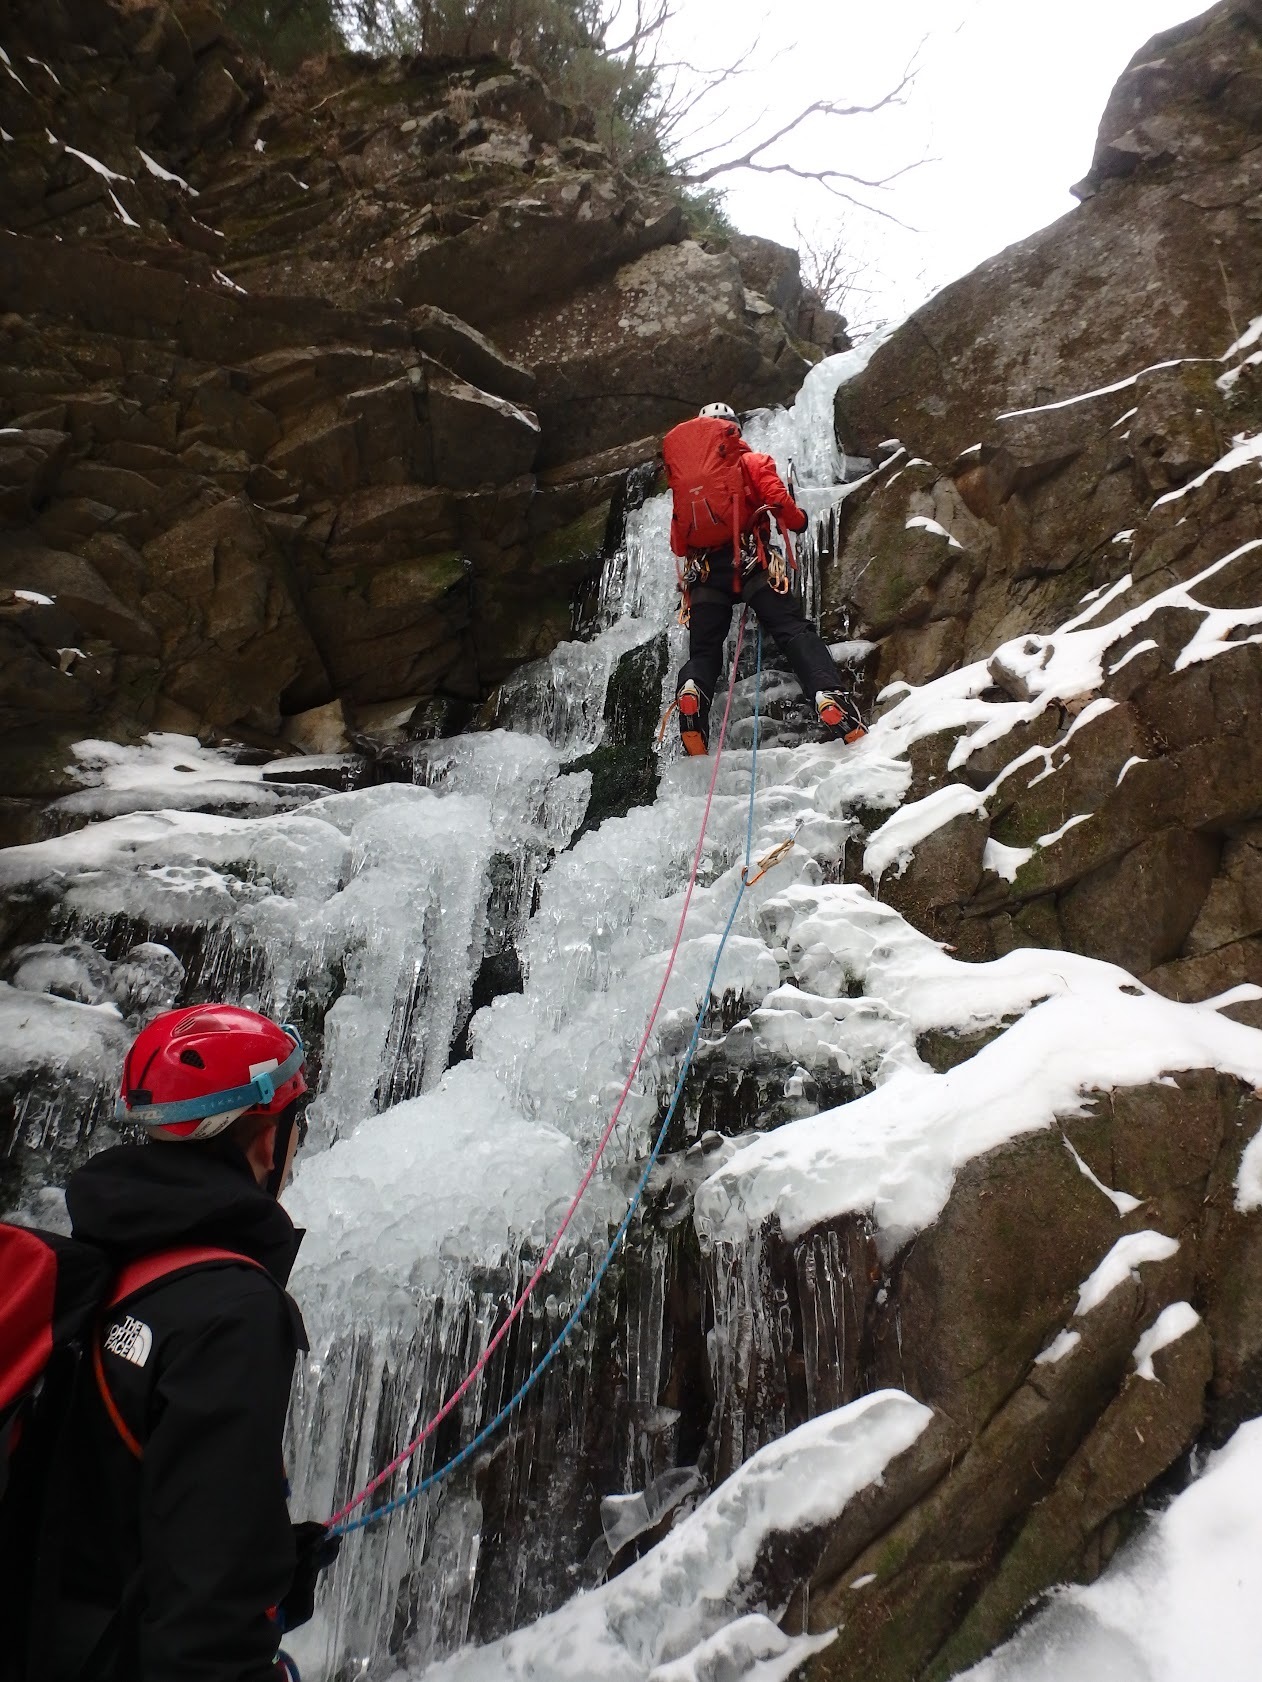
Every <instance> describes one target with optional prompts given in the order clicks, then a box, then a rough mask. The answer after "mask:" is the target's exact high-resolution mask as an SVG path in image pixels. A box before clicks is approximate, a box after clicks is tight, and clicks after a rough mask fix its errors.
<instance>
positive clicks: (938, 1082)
mask: <svg viewBox="0 0 1262 1682" xmlns="http://www.w3.org/2000/svg"><path fill="white" fill-rule="evenodd" d="M763 917H764V921H765V922H766V923H767V925H768V932H769V935H770V937H771V938H772V939H773V940H774V941H775V942H776V944H778V945H779V946H781V947H783V948H784V949H785V951H786V953H787V956H788V960H789V962H790V964H791V965H792V967H793V969H794V972H795V973H796V974H797V975H798V977H799V979H800V982H801V985H802V986H804V987H807V988H811V989H813V990H814V992H815V993H816V994H819V995H824V996H825V998H827V999H828V1000H829V1003H831V1004H832V1006H833V1008H835V1009H836V1010H838V1011H839V1012H840V1014H841V1017H842V1020H841V1021H840V1022H839V1023H838V1025H837V1027H836V1028H835V1029H833V1030H832V1033H833V1035H834V1042H833V1043H834V1044H835V1045H836V1046H837V1047H838V1048H839V1054H847V1053H848V1054H849V1055H850V1056H852V1057H853V1056H858V1055H860V1053H862V1052H865V1051H866V1054H867V1055H868V1056H870V1057H874V1058H876V1059H877V1060H878V1062H879V1063H881V1064H882V1065H883V1066H882V1067H881V1070H880V1073H879V1075H878V1077H877V1078H878V1079H880V1080H881V1084H879V1085H878V1086H877V1087H876V1089H875V1090H874V1091H872V1092H869V1093H866V1094H865V1095H864V1096H862V1097H860V1098H857V1099H855V1100H854V1101H853V1102H852V1103H849V1104H846V1105H844V1106H842V1107H840V1108H837V1109H832V1110H827V1111H824V1112H823V1113H822V1114H820V1115H818V1116H811V1117H807V1118H804V1119H803V1120H800V1121H794V1122H790V1123H787V1124H786V1125H784V1126H782V1127H780V1128H778V1129H777V1130H776V1131H775V1132H773V1133H769V1134H766V1135H763V1136H761V1137H760V1138H758V1139H756V1140H754V1141H752V1142H750V1143H749V1144H747V1145H745V1146H743V1147H742V1148H741V1149H740V1150H738V1151H737V1152H736V1153H735V1155H734V1156H733V1157H732V1158H731V1160H730V1161H728V1162H727V1163H725V1164H724V1165H722V1166H721V1167H720V1168H719V1169H718V1170H717V1171H716V1172H715V1173H714V1174H712V1175H711V1176H710V1177H709V1178H708V1179H707V1180H706V1181H705V1183H704V1184H703V1185H702V1187H701V1188H700V1190H699V1191H698V1193H697V1198H696V1205H695V1219H696V1225H697V1228H698V1231H699V1232H700V1234H701V1236H702V1238H703V1240H704V1241H705V1242H706V1243H714V1242H718V1241H720V1240H722V1241H725V1242H732V1243H743V1242H745V1241H746V1240H747V1239H748V1238H749V1236H750V1235H751V1234H752V1233H754V1232H757V1231H758V1230H759V1229H760V1228H761V1227H762V1225H763V1223H764V1222H765V1221H767V1220H771V1219H775V1220H778V1221H779V1223H780V1226H781V1229H782V1231H783V1232H784V1234H785V1236H786V1238H788V1239H789V1241H790V1242H792V1241H794V1240H795V1239H796V1238H798V1237H800V1236H801V1235H802V1234H803V1233H805V1232H807V1231H809V1230H810V1229H811V1228H812V1227H815V1226H818V1225H820V1224H821V1223H822V1222H824V1221H828V1220H833V1219H836V1218H837V1217H839V1216H841V1215H844V1214H848V1213H858V1212H865V1211H866V1212H870V1213H871V1215H872V1216H873V1218H874V1219H875V1221H876V1224H877V1227H878V1229H879V1233H878V1243H879V1246H880V1248H881V1250H882V1253H884V1254H887V1255H888V1254H890V1253H892V1252H893V1251H894V1250H895V1249H897V1248H898V1246H899V1245H900V1244H901V1243H903V1242H905V1241H906V1240H907V1239H909V1238H910V1237H911V1236H912V1235H913V1234H914V1233H916V1232H918V1231H921V1230H923V1228H924V1227H925V1226H927V1225H929V1224H930V1222H932V1221H933V1220H934V1219H935V1218H936V1217H937V1215H938V1214H939V1213H940V1212H941V1210H942V1208H943V1207H944V1205H945V1203H946V1201H947V1198H948V1197H949V1195H950V1191H951V1186H952V1183H953V1181H954V1177H955V1174H956V1172H957V1170H958V1169H959V1168H960V1166H962V1164H963V1163H965V1162H966V1161H968V1160H969V1159H970V1158H971V1157H975V1156H978V1155H980V1154H981V1153H983V1152H985V1151H988V1150H992V1149H994V1148H995V1146H997V1145H1000V1144H1003V1143H1005V1142H1006V1141H1008V1140H1010V1139H1013V1138H1017V1137H1019V1136H1021V1135H1022V1134H1025V1133H1031V1132H1035V1131H1038V1130H1041V1129H1044V1128H1047V1127H1050V1126H1051V1125H1052V1124H1053V1123H1054V1122H1055V1120H1056V1119H1057V1117H1061V1118H1064V1117H1067V1116H1072V1115H1076V1114H1080V1113H1082V1111H1083V1108H1084V1106H1085V1104H1086V1102H1087V1099H1088V1098H1089V1096H1090V1094H1092V1093H1093V1092H1097V1091H1102V1090H1108V1089H1109V1088H1113V1087H1124V1086H1141V1085H1145V1084H1147V1083H1148V1082H1150V1081H1154V1080H1157V1079H1158V1078H1160V1077H1161V1076H1162V1075H1163V1074H1165V1073H1167V1072H1169V1071H1172V1070H1181V1069H1191V1068H1214V1067H1217V1068H1222V1069H1224V1070H1226V1071H1228V1072H1232V1073H1236V1074H1238V1075H1239V1076H1240V1078H1241V1079H1244V1080H1249V1081H1251V1082H1252V1083H1253V1084H1255V1085H1256V1084H1258V1081H1259V1076H1262V1036H1259V1035H1258V1033H1257V1032H1256V1030H1253V1029H1250V1028H1247V1027H1245V1026H1244V1025H1243V1024H1242V1023H1237V1022H1235V1021H1233V1020H1232V1019H1231V1018H1228V1017H1223V1016H1221V1015H1219V1014H1218V1013H1217V1012H1215V1011H1212V1010H1209V1009H1207V1008H1206V1007H1204V1006H1200V1005H1183V1004H1178V1003H1175V1002H1174V1001H1172V1000H1168V999H1164V998H1162V997H1160V996H1159V995H1157V994H1155V993H1148V992H1145V993H1143V994H1141V995H1139V996H1136V995H1135V994H1134V992H1133V991H1132V990H1133V988H1134V978H1133V977H1132V976H1131V975H1130V974H1129V973H1128V972H1127V971H1125V970H1122V969H1119V968H1116V967H1115V966H1113V965H1109V964H1103V963H1099V962H1097V961H1095V960H1093V959H1088V958H1083V957H1080V956H1078V955H1076V954H1074V953H1070V952H1042V951H1034V950H1029V949H1021V950H1018V951H1015V952H1011V953H1008V954H1007V955H1006V956H1005V957H1003V958H1000V959H997V960H995V961H994V962H993V963H981V964H969V963H959V962H956V961H955V960H954V959H952V958H951V957H949V956H948V955H947V954H946V953H944V952H943V951H942V950H941V949H940V948H939V947H938V946H936V945H935V943H934V942H932V941H930V940H928V939H927V938H926V937H924V936H921V935H919V934H917V933H916V932H915V931H913V930H911V929H909V928H908V926H907V925H906V924H905V923H903V922H902V920H901V919H900V918H899V917H898V916H897V913H895V912H893V911H892V910H890V909H889V908H888V907H883V906H880V905H879V904H877V902H875V901H873V900H871V899H870V897H869V896H868V895H866V894H865V893H864V891H863V890H862V889H861V888H857V887H831V886H821V887H818V888H806V887H801V886H799V887H795V888H791V889H789V890H788V892H787V893H785V894H783V895H780V896H778V897H777V898H775V899H773V900H769V901H768V902H767V904H766V905H765V906H764V908H763ZM856 988H857V989H858V990H860V991H861V992H862V993H863V994H864V995H865V997H863V998H860V999H856V998H853V997H851V998H847V997H845V996H844V995H846V994H847V993H853V992H854V991H855V990H856ZM1036 1001H1037V1002H1036ZM768 1003H771V1001H768ZM824 1008H828V1005H825V1007H824ZM1020 1012H1024V1013H1025V1014H1023V1015H1021V1016H1020V1020H1018V1021H1015V1022H1013V1023H1012V1024H1011V1025H1010V1026H1009V1027H1007V1028H1006V1030H1005V1031H1004V1033H1002V1034H1001V1035H1000V1036H999V1037H998V1038H996V1039H994V1040H992V1041H991V1042H990V1043H989V1044H988V1045H986V1046H984V1047H983V1048H982V1050H980V1051H978V1052H977V1053H976V1054H975V1055H974V1056H973V1057H971V1058H970V1059H968V1061H967V1062H964V1063H961V1064H959V1065H957V1066H956V1067H955V1068H953V1069H951V1070H949V1071H948V1072H947V1073H945V1074H938V1073H936V1072H934V1071H932V1070H930V1069H928V1068H926V1067H925V1065H924V1064H923V1063H921V1062H920V1061H919V1060H918V1059H916V1058H914V1056H911V1055H909V1054H908V1051H907V1049H906V1048H907V1047H908V1046H909V1044H910V1046H911V1047H914V1044H915V1040H916V1038H917V1037H918V1036H919V1035H921V1034H924V1033H926V1032H928V1031H930V1030H931V1029H937V1030H940V1031H951V1032H955V1033H959V1034H965V1033H970V1034H971V1033H976V1032H978V1031H979V1030H981V1029H983V1028H985V1027H986V1026H988V1025H994V1024H995V1023H998V1022H1000V1021H1002V1020H1004V1019H1006V1018H1007V1017H1010V1016H1012V1015H1014V1014H1016V1013H1020ZM882 1024H887V1026H885V1027H884V1028H882V1026H881V1025H882ZM760 1026H761V1024H760ZM882 1034H883V1036H884V1037H883V1038H882ZM865 1035H866V1036H867V1038H866V1040H865V1037H864V1036H865ZM900 1047H902V1048H903V1049H902V1050H899V1049H898V1048H900ZM1257 1173H1258V1188H1259V1192H1260V1193H1262V1150H1260V1151H1259V1153H1258V1159H1257ZM1163 1242H1172V1241H1170V1240H1163Z"/></svg>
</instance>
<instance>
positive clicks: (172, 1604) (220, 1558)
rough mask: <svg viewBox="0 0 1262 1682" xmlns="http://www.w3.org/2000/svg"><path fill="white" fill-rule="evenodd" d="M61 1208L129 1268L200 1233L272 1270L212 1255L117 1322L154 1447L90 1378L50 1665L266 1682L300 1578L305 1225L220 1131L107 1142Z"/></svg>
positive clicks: (117, 1342)
mask: <svg viewBox="0 0 1262 1682" xmlns="http://www.w3.org/2000/svg"><path fill="white" fill-rule="evenodd" d="M66 1202H67V1206H68V1208H69V1211H70V1217H71V1221H72V1223H73V1229H74V1236H75V1237H76V1238H79V1239H83V1240H86V1241H87V1242H89V1243H92V1244H95V1245H98V1246H100V1247H101V1248H102V1249H104V1250H106V1251H107V1252H108V1253H109V1254H110V1256H111V1257H112V1258H113V1259H114V1260H116V1261H117V1262H118V1263H119V1264H120V1265H121V1264H122V1263H124V1262H126V1261H129V1260H132V1259H134V1258H136V1257H139V1256H144V1255H150V1254H152V1253H153V1252H155V1251H159V1250H163V1249H168V1248H173V1247H177V1246H184V1245H189V1244H195V1245H205V1246H212V1247H216V1248H221V1249H226V1250H233V1251H237V1252H240V1253H241V1254H242V1255H244V1256H248V1257H250V1258H252V1259H253V1260H254V1261H256V1262H259V1263H261V1264H262V1268H263V1269H265V1270H266V1271H265V1272H264V1271H261V1270H260V1269H259V1268H257V1267H251V1266H247V1265H243V1264H241V1263H234V1262H216V1263H211V1264H205V1265H202V1266H200V1267H198V1268H196V1269H195V1270H193V1271H189V1272H184V1273H181V1274H177V1275H175V1276H173V1277H171V1278H169V1279H164V1280H158V1281H156V1282H155V1283H154V1284H152V1285H150V1286H149V1287H148V1288H147V1289H145V1290H143V1291H141V1292H139V1293H137V1294H136V1295H134V1296H132V1297H131V1298H129V1299H128V1300H127V1301H126V1302H125V1303H122V1304H120V1305H119V1307H118V1308H117V1309H116V1310H113V1311H112V1312H111V1313H110V1314H109V1315H108V1316H107V1318H106V1320H105V1323H104V1328H103V1342H104V1352H103V1355H102V1365H103V1372H104V1377H105V1380H106V1384H107V1386H108V1389H109V1392H110V1395H111V1397H112V1399H113V1402H114V1404H115V1406H116V1407H117V1410H118V1412H119V1413H120V1414H121V1416H122V1419H123V1421H124V1422H125V1424H126V1425H127V1426H128V1428H129V1429H130V1431H131V1432H132V1434H133V1435H134V1436H135V1438H136V1439H137V1440H138V1441H139V1443H140V1444H142V1445H143V1457H142V1458H141V1459H140V1460H137V1459H136V1458H135V1456H134V1454H133V1453H132V1452H131V1450H129V1448H128V1447H127V1446H126V1444H125V1443H124V1441H123V1438H122V1436H121V1435H120V1433H119V1431H118V1430H117V1428H116V1427H115V1425H114V1424H113V1423H112V1422H111V1420H110V1418H109V1416H108V1413H107V1410H106V1405H105V1403H104V1401H103V1400H102V1398H101V1394H100V1391H99V1388H98V1385H97V1383H96V1382H95V1380H94V1378H93V1376H92V1374H91V1371H90V1370H89V1371H88V1373H87V1375H86V1377H84V1375H82V1374H81V1375H80V1379H79V1382H78V1384H77V1388H76V1392H75V1398H74V1403H73V1416H72V1429H71V1430H70V1431H69V1432H68V1433H66V1434H65V1438H64V1440H65V1441H67V1442H68V1444H69V1449H68V1453H67V1455H66V1456H64V1457H63V1459H64V1462H65V1464H64V1466H63V1468H62V1470H63V1471H64V1472H66V1473H68V1476H65V1477H64V1480H63V1482H62V1489H63V1491H64V1495H63V1498H62V1499H61V1500H59V1501H58V1503H57V1506H58V1508H59V1509H60V1510H59V1512H58V1514H57V1515H56V1519H57V1522H56V1526H55V1530H56V1536H57V1545H56V1550H55V1557H56V1558H57V1561H58V1565H57V1570H56V1576H57V1578H58V1583H57V1585H56V1589H55V1592H54V1593H53V1594H52V1596H51V1597H50V1599H49V1605H50V1610H51V1617H50V1618H48V1619H46V1620H44V1622H45V1624H46V1626H51V1627H45V1628H44V1629H43V1630H42V1631H37V1632H35V1639H36V1646H35V1647H34V1648H33V1652H34V1653H36V1654H38V1652H39V1643H40V1640H41V1636H42V1637H43V1638H46V1639H47V1641H48V1647H47V1650H46V1655H45V1656H44V1657H43V1658H42V1659H41V1660H40V1661H39V1662H38V1664H37V1667H36V1673H37V1674H39V1675H40V1676H41V1677H43V1676H47V1678H48V1682H72V1679H73V1682H265V1679H268V1678H271V1677H272V1676H273V1675H274V1669H273V1664H274V1659H275V1654H276V1648H277V1643H278V1627H277V1625H276V1623H275V1622H274V1621H273V1620H272V1619H271V1618H270V1617H269V1616H268V1613H269V1609H270V1608H272V1607H274V1606H276V1605H277V1604H278V1603H279V1602H280V1601H281V1600H282V1598H283V1597H284V1595H285V1593H286V1591H287V1589H288V1588H289V1586H290V1581H291V1579H292V1577H293V1572H294V1559H295V1554H294V1543H293V1535H292V1531H291V1529H290V1522H289V1514H288V1510H287V1505H286V1496H287V1485H286V1480H285V1468H284V1463H283V1459H282V1447H281V1438H282V1432H283V1429H284V1423H285V1413H286V1409H287V1407H288V1403H289V1391H290V1384H291V1381H292V1377H293V1367H294V1360H295V1356H296V1352H297V1350H298V1349H299V1348H305V1347H306V1337H305V1334H304V1331H303V1326H302V1320H301V1317H300V1316H299V1314H298V1310H297V1308H296V1307H295V1305H294V1304H293V1302H292V1301H291V1300H290V1298H289V1297H288V1296H287V1295H286V1294H285V1290H284V1286H285V1283H286V1281H287V1280H288V1278H289V1272H290V1269H291V1267H292V1266H293V1262H294V1258H295V1256H296V1254H297V1249H298V1244H299V1241H300V1238H301V1234H300V1233H297V1232H296V1231H295V1229H294V1226H293V1224H292V1222H291V1221H290V1219H289V1217H288V1215H286V1214H285V1212H284V1210H283V1209H282V1208H281V1207H280V1205H279V1204H278V1203H277V1202H276V1201H275V1200H274V1199H273V1198H272V1197H270V1196H268V1195H267V1193H266V1192H265V1191H263V1190H261V1189H260V1188H259V1186H258V1185H257V1183H256V1182H255V1179H254V1176H253V1174H252V1173H251V1171H250V1167H249V1164H248V1163H247V1162H246V1159H245V1157H244V1155H243V1154H242V1153H241V1152H240V1151H238V1150H237V1149H236V1148H235V1147H234V1146H232V1145H228V1144H226V1143H221V1142H218V1141H217V1142H214V1143H212V1144H209V1145H199V1144H187V1143H182V1144H178V1145H177V1144H151V1145H122V1146H119V1147H117V1148H116V1149H113V1150H107V1151H104V1152H102V1153H101V1154H100V1155H99V1156H96V1157H94V1158H92V1160H91V1161H89V1162H88V1163H87V1164H86V1165H85V1166H84V1167H83V1168H81V1169H80V1170H79V1171H78V1173H77V1174H75V1175H74V1176H73V1177H72V1178H71V1180H70V1183H69V1185H68V1187H67V1192H66ZM269 1275H270V1277H269ZM129 1320H130V1322H131V1324H128V1323H127V1322H128V1321H129ZM115 1328H117V1329H116V1330H115ZM138 1328H139V1329H138ZM111 1331H113V1336H111ZM111 1346H112V1347H111ZM120 1351H121V1352H120ZM45 1592H46V1593H47V1590H45ZM120 1607H121V1608H122V1612H121V1615H120V1614H119V1608H120ZM94 1649H95V1657H94V1658H93V1660H92V1662H91V1663H88V1661H87V1655H88V1654H89V1653H92V1652H93V1651H94Z"/></svg>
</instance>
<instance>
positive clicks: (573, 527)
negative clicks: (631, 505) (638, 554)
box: [530, 502, 611, 574]
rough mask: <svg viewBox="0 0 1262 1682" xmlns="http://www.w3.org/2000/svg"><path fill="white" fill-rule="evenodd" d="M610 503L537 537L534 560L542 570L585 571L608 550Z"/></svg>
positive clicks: (599, 505) (540, 570) (532, 553)
mask: <svg viewBox="0 0 1262 1682" xmlns="http://www.w3.org/2000/svg"><path fill="white" fill-rule="evenodd" d="M610 507H611V503H610V502H601V503H597V505H596V507H595V508H589V509H588V510H587V512H586V513H585V514H580V515H579V517H578V518H577V520H571V521H570V523H569V524H568V525H566V526H561V527H559V528H558V530H556V531H553V532H549V533H548V534H547V535H546V536H545V537H537V538H535V540H534V541H533V542H532V544H531V545H530V558H531V563H532V565H533V567H534V568H535V570H536V571H538V572H565V573H571V574H582V573H583V572H585V571H586V570H587V568H588V567H589V566H591V565H592V563H593V562H594V561H597V560H600V559H601V558H602V557H603V555H604V553H605V536H606V533H607V532H608V529H609V513H610Z"/></svg>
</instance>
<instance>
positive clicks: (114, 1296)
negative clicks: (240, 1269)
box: [105, 1244, 267, 1311]
mask: <svg viewBox="0 0 1262 1682" xmlns="http://www.w3.org/2000/svg"><path fill="white" fill-rule="evenodd" d="M207 1262H241V1263H242V1264H243V1265H244V1266H245V1267H253V1268H257V1269H258V1270H259V1272H260V1273H266V1272H267V1269H266V1268H265V1267H264V1266H263V1264H262V1262H259V1261H255V1259H254V1257H253V1256H243V1255H241V1253H240V1252H239V1251H237V1250H220V1249H217V1248H215V1247H214V1246H212V1245H208V1244H183V1245H180V1246H178V1247H177V1248H176V1249H173V1250H158V1251H156V1252H155V1253H154V1254H153V1255H152V1256H141V1257H140V1258H139V1259H138V1260H136V1261H133V1262H128V1263H127V1265H126V1267H124V1268H123V1269H122V1270H121V1271H120V1272H119V1274H118V1276H117V1277H116V1279H115V1280H114V1288H113V1290H112V1291H111V1292H110V1294H109V1297H108V1299H107V1300H106V1304H105V1307H106V1309H107V1311H108V1310H109V1309H111V1308H117V1307H118V1305H119V1303H121V1302H124V1301H125V1300H126V1299H127V1298H128V1297H134V1296H135V1295H136V1293H137V1291H143V1290H144V1289H145V1287H146V1286H147V1285H153V1284H156V1283H157V1281H158V1280H159V1279H166V1278H168V1277H169V1276H170V1275H171V1274H173V1273H183V1271H184V1270H185V1268H188V1267H202V1266H204V1265H205V1264H206V1263H207Z"/></svg>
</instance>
